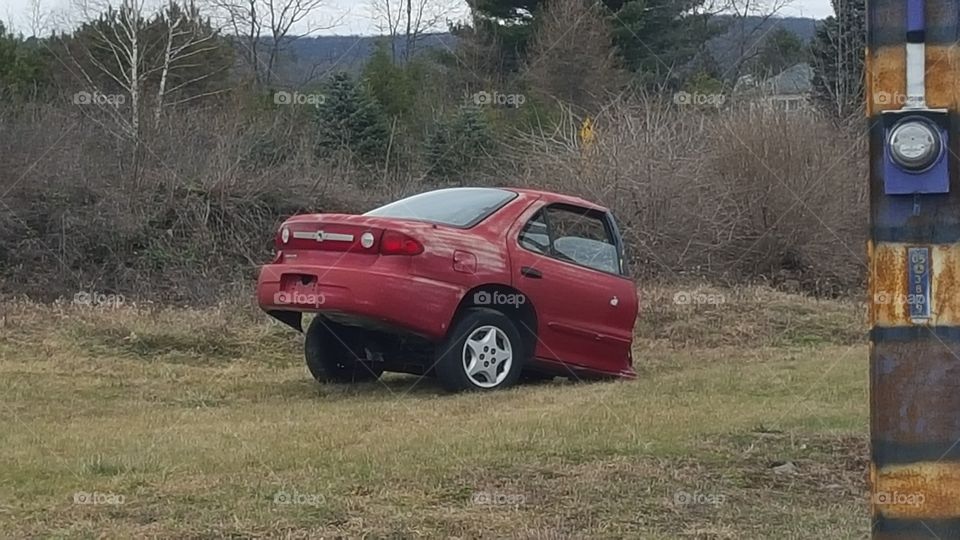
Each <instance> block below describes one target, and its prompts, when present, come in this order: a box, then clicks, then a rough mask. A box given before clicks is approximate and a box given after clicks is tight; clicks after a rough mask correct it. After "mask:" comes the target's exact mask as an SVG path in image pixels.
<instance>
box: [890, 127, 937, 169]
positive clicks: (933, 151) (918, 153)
mask: <svg viewBox="0 0 960 540" xmlns="http://www.w3.org/2000/svg"><path fill="white" fill-rule="evenodd" d="M889 143H890V153H891V155H892V157H893V160H894V161H895V162H897V164H898V165H900V166H901V167H903V168H905V169H908V170H911V171H919V170H923V169H926V168H928V167H930V166H931V165H933V163H934V162H935V161H936V160H937V158H938V157H939V156H940V146H941V145H940V134H939V133H938V132H937V130H936V128H935V127H934V126H932V125H931V124H930V123H929V122H926V121H925V120H918V119H916V118H914V119H907V120H904V121H903V122H900V123H899V124H897V125H896V126H895V127H894V128H893V131H892V132H891V133H890V141H889Z"/></svg>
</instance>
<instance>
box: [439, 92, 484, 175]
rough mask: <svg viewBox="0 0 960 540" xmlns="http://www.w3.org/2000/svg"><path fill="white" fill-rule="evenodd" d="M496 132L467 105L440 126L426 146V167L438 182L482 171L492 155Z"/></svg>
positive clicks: (478, 113)
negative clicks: (439, 179)
mask: <svg viewBox="0 0 960 540" xmlns="http://www.w3.org/2000/svg"><path fill="white" fill-rule="evenodd" d="M493 140H494V139H493V132H492V130H491V129H490V124H489V122H488V121H487V117H486V116H485V115H484V113H483V111H482V110H480V108H479V107H476V106H473V105H464V106H461V107H460V108H458V109H457V112H456V113H455V114H454V115H453V117H452V118H450V119H449V120H441V121H440V122H438V123H437V126H436V130H435V131H434V132H433V134H432V135H431V136H430V138H429V140H428V142H427V164H428V165H429V167H430V175H431V176H433V177H435V178H446V179H450V178H455V177H457V176H459V175H463V174H467V173H468V172H469V171H474V170H476V169H477V168H479V166H480V164H481V162H482V161H483V160H485V159H487V158H488V157H489V156H490V154H491V153H492V152H493Z"/></svg>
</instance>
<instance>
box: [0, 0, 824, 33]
mask: <svg viewBox="0 0 960 540" xmlns="http://www.w3.org/2000/svg"><path fill="white" fill-rule="evenodd" d="M32 1H38V2H40V5H41V6H42V8H43V10H44V11H56V12H61V13H62V12H67V11H68V8H69V6H70V5H71V0H3V4H4V7H3V12H2V13H0V17H2V18H3V20H4V21H6V22H12V23H13V26H14V28H16V29H17V30H18V31H21V32H23V33H25V34H29V33H30V29H31V26H32V25H31V24H30V22H29V21H30V20H31V17H30V16H29V15H28V14H29V13H30V11H31V10H30V5H31V2H32ZM114 3H119V2H118V1H117V2H114ZM369 5H370V2H369V0H327V6H328V7H327V8H326V10H325V11H324V12H323V13H318V15H317V17H315V18H316V21H315V22H316V23H319V24H323V23H327V22H329V21H333V20H339V21H340V24H339V25H338V26H337V27H336V28H333V29H330V30H325V31H322V32H319V33H320V34H340V35H356V34H364V35H369V34H376V33H377V25H376V23H375V22H374V19H373V17H372V14H371V9H370V7H369ZM450 5H451V7H452V10H453V13H454V14H455V15H456V16H459V17H464V16H465V15H466V13H467V8H466V2H465V1H463V0H450ZM832 14H833V11H832V8H831V7H830V0H793V2H792V3H791V4H790V6H788V7H787V8H785V9H784V10H783V11H782V15H783V16H803V17H814V18H817V19H822V18H824V17H827V16H829V15H832Z"/></svg>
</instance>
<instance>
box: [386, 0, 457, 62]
mask: <svg viewBox="0 0 960 540" xmlns="http://www.w3.org/2000/svg"><path fill="white" fill-rule="evenodd" d="M370 11H371V14H372V16H373V19H374V21H375V22H376V25H377V30H379V31H380V34H381V35H386V36H389V37H390V52H391V54H392V56H393V61H394V62H398V61H400V60H401V59H402V60H403V61H404V62H407V61H409V60H410V59H411V58H413V57H414V55H415V54H416V51H417V45H418V43H419V42H420V41H421V40H422V39H423V36H424V34H427V33H429V32H432V31H436V30H440V29H442V28H443V25H444V24H445V23H446V22H447V20H448V19H449V18H450V16H451V15H452V14H453V12H454V11H455V10H454V8H453V6H452V4H451V3H450V2H444V1H442V0H370ZM398 41H401V42H402V43H403V52H402V54H401V53H400V52H398V51H397V43H398Z"/></svg>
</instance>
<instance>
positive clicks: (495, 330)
mask: <svg viewBox="0 0 960 540" xmlns="http://www.w3.org/2000/svg"><path fill="white" fill-rule="evenodd" d="M439 352H440V357H439V358H438V359H437V366H436V372H437V379H438V380H439V381H440V384H441V385H443V387H444V388H446V389H447V390H449V391H451V392H461V391H464V390H498V389H500V388H507V387H509V386H512V385H514V384H516V382H517V379H519V378H520V373H521V372H522V371H523V365H524V364H525V363H526V362H525V361H526V354H527V353H526V351H525V350H524V346H523V340H521V339H520V332H518V331H517V328H516V326H515V325H514V324H513V321H511V320H510V318H509V317H507V316H506V315H504V314H503V313H500V312H499V311H495V310H492V309H487V308H470V309H467V310H466V311H464V312H463V314H462V315H461V316H460V317H458V319H457V322H456V324H455V325H454V326H453V328H452V329H451V330H450V333H449V334H448V336H447V339H446V340H445V341H444V343H443V344H441V346H440V349H439Z"/></svg>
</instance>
